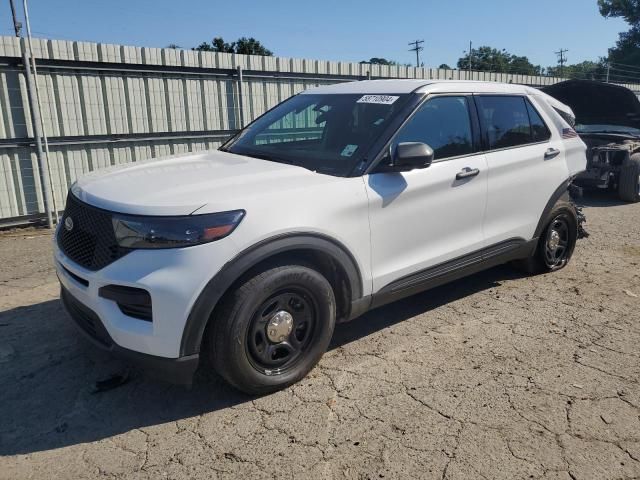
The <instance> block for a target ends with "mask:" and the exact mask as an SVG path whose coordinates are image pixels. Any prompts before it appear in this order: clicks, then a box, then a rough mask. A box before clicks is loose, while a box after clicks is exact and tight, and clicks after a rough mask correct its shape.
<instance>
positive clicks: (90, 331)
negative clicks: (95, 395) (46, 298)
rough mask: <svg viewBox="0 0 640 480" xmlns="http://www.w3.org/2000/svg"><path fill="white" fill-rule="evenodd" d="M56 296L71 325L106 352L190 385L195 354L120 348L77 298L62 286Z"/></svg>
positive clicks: (180, 383) (95, 315)
mask: <svg viewBox="0 0 640 480" xmlns="http://www.w3.org/2000/svg"><path fill="white" fill-rule="evenodd" d="M60 298H61V299H62V302H63V304H64V306H65V307H66V309H67V311H68V312H69V315H70V316H71V318H72V319H73V320H74V322H75V324H76V325H77V326H78V327H79V328H80V330H81V331H82V332H83V333H84V334H85V335H86V336H87V337H88V338H89V339H90V340H91V341H92V343H93V344H94V345H96V346H98V347H100V348H101V349H104V350H108V351H110V352H111V353H113V354H114V356H116V357H119V358H122V359H123V360H124V361H126V362H128V363H131V364H133V365H135V366H136V367H139V368H141V369H143V370H145V371H146V372H148V373H149V374H150V375H152V376H154V377H156V378H159V379H161V380H165V381H167V382H171V383H175V384H178V385H187V386H189V385H191V383H192V381H193V375H194V373H195V372H196V370H197V368H198V364H199V361H200V359H199V356H198V354H195V355H188V356H184V357H179V358H165V357H157V356H155V355H148V354H146V353H140V352H135V351H133V350H129V349H127V348H123V347H121V346H119V345H118V344H116V343H115V342H114V341H113V340H112V338H111V336H110V335H109V332H107V329H106V328H105V326H104V325H103V323H102V321H101V320H100V318H99V317H98V315H97V314H96V313H95V312H94V311H93V310H91V309H90V308H89V307H87V306H86V305H84V304H83V303H81V302H80V301H78V300H77V299H76V298H75V297H74V296H73V295H71V293H69V291H68V290H67V289H66V288H64V287H62V289H61V292H60Z"/></svg>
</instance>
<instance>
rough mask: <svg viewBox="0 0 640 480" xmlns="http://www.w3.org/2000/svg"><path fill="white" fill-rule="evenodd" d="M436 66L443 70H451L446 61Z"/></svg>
mask: <svg viewBox="0 0 640 480" xmlns="http://www.w3.org/2000/svg"><path fill="white" fill-rule="evenodd" d="M438 68H440V69H443V70H451V67H450V66H449V65H447V64H446V63H443V64H442V65H440V66H439V67H438Z"/></svg>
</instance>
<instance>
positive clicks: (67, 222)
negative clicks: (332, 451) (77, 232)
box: [64, 217, 73, 232]
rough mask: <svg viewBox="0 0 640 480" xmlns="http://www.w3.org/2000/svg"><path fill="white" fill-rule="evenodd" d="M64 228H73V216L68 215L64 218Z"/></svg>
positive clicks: (68, 229)
mask: <svg viewBox="0 0 640 480" xmlns="http://www.w3.org/2000/svg"><path fill="white" fill-rule="evenodd" d="M64 228H65V230H66V231H67V232H70V231H71V230H73V218H71V217H67V218H65V219H64Z"/></svg>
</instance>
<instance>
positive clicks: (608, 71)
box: [607, 62, 611, 83]
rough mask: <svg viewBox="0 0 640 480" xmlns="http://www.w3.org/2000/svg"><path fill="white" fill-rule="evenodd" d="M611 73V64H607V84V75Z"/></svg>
mask: <svg viewBox="0 0 640 480" xmlns="http://www.w3.org/2000/svg"><path fill="white" fill-rule="evenodd" d="M610 73H611V64H610V63H609V62H607V83H609V74H610Z"/></svg>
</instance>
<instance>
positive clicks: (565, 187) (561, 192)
mask: <svg viewBox="0 0 640 480" xmlns="http://www.w3.org/2000/svg"><path fill="white" fill-rule="evenodd" d="M570 185H571V179H567V180H565V181H564V182H562V184H560V186H559V187H558V188H556V190H555V191H554V192H553V194H552V195H551V197H550V198H549V200H548V201H547V204H546V205H545V207H544V210H543V211H542V214H541V215H540V220H538V225H537V226H536V230H535V232H534V234H533V239H538V238H540V235H542V232H543V231H544V229H545V227H546V225H547V222H548V221H549V215H550V214H551V211H552V210H553V208H554V207H555V206H556V204H557V203H558V202H559V201H560V200H563V201H566V202H570V201H571V197H570V196H569V186H570Z"/></svg>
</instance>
